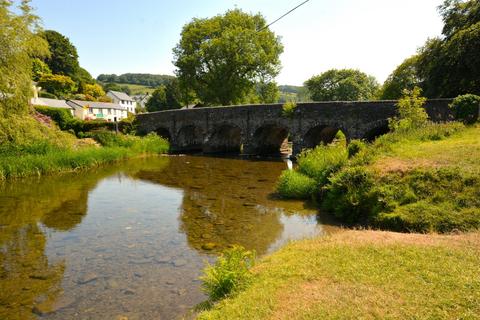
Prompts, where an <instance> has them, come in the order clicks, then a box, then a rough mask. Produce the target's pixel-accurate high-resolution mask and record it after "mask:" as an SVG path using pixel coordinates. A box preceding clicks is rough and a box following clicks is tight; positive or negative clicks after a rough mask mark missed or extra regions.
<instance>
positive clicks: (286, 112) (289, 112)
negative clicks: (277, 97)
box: [282, 101, 297, 119]
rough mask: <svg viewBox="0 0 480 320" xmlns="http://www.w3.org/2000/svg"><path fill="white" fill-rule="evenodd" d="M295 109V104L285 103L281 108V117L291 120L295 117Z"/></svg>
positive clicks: (291, 102)
mask: <svg viewBox="0 0 480 320" xmlns="http://www.w3.org/2000/svg"><path fill="white" fill-rule="evenodd" d="M296 108H297V103H295V102H293V101H288V102H285V103H284V104H283V106H282V116H283V117H285V118H290V119H292V118H293V116H294V115H295V109H296Z"/></svg>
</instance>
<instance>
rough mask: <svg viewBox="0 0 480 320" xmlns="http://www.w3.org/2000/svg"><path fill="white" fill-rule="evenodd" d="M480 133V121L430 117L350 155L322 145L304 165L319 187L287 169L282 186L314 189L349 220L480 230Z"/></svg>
mask: <svg viewBox="0 0 480 320" xmlns="http://www.w3.org/2000/svg"><path fill="white" fill-rule="evenodd" d="M479 136H480V125H476V126H470V127H465V126H464V125H462V124H459V123H449V124H430V125H428V126H426V127H422V128H419V129H415V130H413V129H412V130H399V131H397V132H394V133H390V134H387V135H384V136H382V137H380V138H378V139H377V140H376V141H375V142H374V143H373V144H368V145H366V146H362V147H361V148H359V149H358V148H356V149H358V150H355V151H356V152H353V153H352V150H350V149H352V148H350V149H349V150H348V151H349V152H348V153H350V159H348V160H347V155H346V154H347V151H346V150H345V148H344V147H342V146H335V147H325V146H322V147H318V148H316V149H315V150H314V151H311V152H307V153H304V154H303V155H302V156H301V157H300V159H299V164H298V169H297V171H298V172H299V173H302V174H303V175H305V176H307V177H310V178H312V179H314V180H315V181H316V182H317V184H318V187H317V188H316V189H313V190H312V189H310V188H309V185H310V184H309V183H308V180H307V179H304V181H305V182H299V181H298V179H297V180H293V179H287V178H288V177H289V176H287V175H282V177H281V178H280V182H279V184H278V185H279V186H281V187H282V188H278V191H279V193H280V194H282V195H284V196H285V197H296V198H301V199H305V198H308V197H312V196H315V197H317V199H318V200H319V201H318V202H319V203H320V204H321V208H322V209H323V211H324V212H328V213H331V214H333V215H334V216H335V217H337V218H338V219H339V220H340V221H341V222H344V223H347V224H360V225H365V226H373V227H379V228H386V229H389V230H395V231H410V232H412V231H413V232H422V233H425V232H451V231H456V230H460V231H469V230H476V229H478V228H480V200H479V199H480V157H479V155H480V139H479V138H478V137H479ZM291 175H293V174H290V176H291ZM287 190H288V193H287V192H285V191H287ZM300 190H311V192H310V194H308V192H300ZM295 191H297V192H295Z"/></svg>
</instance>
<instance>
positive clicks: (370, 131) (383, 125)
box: [363, 120, 390, 142]
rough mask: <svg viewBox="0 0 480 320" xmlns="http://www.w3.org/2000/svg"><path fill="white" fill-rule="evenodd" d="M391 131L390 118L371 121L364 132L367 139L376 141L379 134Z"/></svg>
mask: <svg viewBox="0 0 480 320" xmlns="http://www.w3.org/2000/svg"><path fill="white" fill-rule="evenodd" d="M389 131H390V128H389V127H388V120H380V121H376V122H373V123H371V124H370V125H369V126H368V127H367V130H366V131H365V133H364V134H363V137H364V139H365V140H367V141H369V142H371V141H374V140H375V139H376V138H378V137H379V136H381V135H384V134H386V133H388V132H389Z"/></svg>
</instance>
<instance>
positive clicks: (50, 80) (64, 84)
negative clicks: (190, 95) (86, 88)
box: [38, 74, 77, 98]
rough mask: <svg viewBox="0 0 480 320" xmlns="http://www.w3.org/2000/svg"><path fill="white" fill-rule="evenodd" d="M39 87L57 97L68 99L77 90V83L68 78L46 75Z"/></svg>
mask: <svg viewBox="0 0 480 320" xmlns="http://www.w3.org/2000/svg"><path fill="white" fill-rule="evenodd" d="M38 85H39V86H40V87H41V88H42V89H45V90H46V91H47V92H49V93H51V94H54V95H56V96H57V97H62V98H66V97H68V96H70V95H71V94H72V93H74V92H75V91H76V90H77V87H76V85H75V82H74V81H73V80H72V79H71V78H70V77H68V76H63V75H60V74H46V75H43V76H42V77H41V78H40V80H39V81H38Z"/></svg>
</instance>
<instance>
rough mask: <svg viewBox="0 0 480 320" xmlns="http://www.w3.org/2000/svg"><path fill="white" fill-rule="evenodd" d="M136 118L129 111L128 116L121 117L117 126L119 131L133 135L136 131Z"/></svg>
mask: <svg viewBox="0 0 480 320" xmlns="http://www.w3.org/2000/svg"><path fill="white" fill-rule="evenodd" d="M137 109H138V107H137ZM136 119H137V118H136V117H135V115H134V114H133V113H129V114H128V117H126V118H125V119H122V120H121V121H120V122H119V124H118V127H119V129H120V131H122V132H123V133H125V134H132V135H135V133H136V132H137V122H136Z"/></svg>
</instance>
